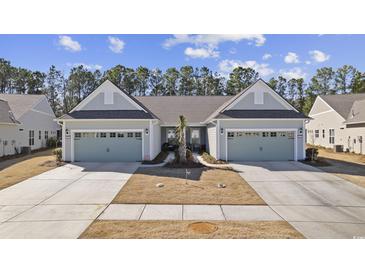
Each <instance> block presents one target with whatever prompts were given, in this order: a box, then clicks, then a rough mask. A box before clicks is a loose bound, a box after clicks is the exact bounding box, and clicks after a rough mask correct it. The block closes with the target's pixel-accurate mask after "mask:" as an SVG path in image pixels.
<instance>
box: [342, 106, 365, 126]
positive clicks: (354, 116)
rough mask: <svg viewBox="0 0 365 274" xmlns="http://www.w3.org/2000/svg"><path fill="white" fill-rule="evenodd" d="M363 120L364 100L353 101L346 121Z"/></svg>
mask: <svg viewBox="0 0 365 274" xmlns="http://www.w3.org/2000/svg"><path fill="white" fill-rule="evenodd" d="M364 122H365V100H360V101H355V102H354V104H353V105H352V107H351V109H350V112H349V114H348V117H347V120H346V123H364Z"/></svg>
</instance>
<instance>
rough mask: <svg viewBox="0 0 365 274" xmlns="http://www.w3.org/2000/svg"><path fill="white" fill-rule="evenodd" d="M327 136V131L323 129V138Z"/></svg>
mask: <svg viewBox="0 0 365 274" xmlns="http://www.w3.org/2000/svg"><path fill="white" fill-rule="evenodd" d="M325 137H326V131H325V130H324V129H322V138H323V139H324V138H325Z"/></svg>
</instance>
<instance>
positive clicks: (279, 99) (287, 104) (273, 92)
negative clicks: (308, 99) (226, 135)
mask: <svg viewBox="0 0 365 274" xmlns="http://www.w3.org/2000/svg"><path fill="white" fill-rule="evenodd" d="M258 83H263V84H264V85H265V86H266V87H267V88H268V89H269V90H270V93H272V94H274V97H276V99H277V101H278V102H279V103H280V104H281V105H282V106H283V107H285V108H286V109H292V110H294V111H296V112H299V111H298V110H297V109H295V108H294V107H293V106H292V105H291V104H289V103H288V102H287V101H286V100H284V98H282V97H281V96H280V95H279V94H278V93H277V92H276V91H274V90H273V89H272V88H271V87H270V86H269V85H268V84H266V83H265V81H263V80H262V79H259V80H257V82H256V83H254V84H253V85H252V86H250V87H249V89H247V90H246V91H245V92H244V93H243V94H242V95H241V96H239V97H238V98H236V99H235V100H234V101H233V102H232V103H230V104H229V105H228V106H226V107H225V108H223V109H222V110H221V112H223V111H225V110H230V109H232V107H234V106H235V105H236V104H238V102H240V101H241V100H242V98H244V97H245V96H246V95H248V94H250V93H252V91H250V90H251V89H252V88H253V87H254V86H256V85H257V84H258ZM263 93H265V92H263Z"/></svg>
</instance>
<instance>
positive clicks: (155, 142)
mask: <svg viewBox="0 0 365 274" xmlns="http://www.w3.org/2000/svg"><path fill="white" fill-rule="evenodd" d="M152 128H153V129H152V133H151V134H152V136H153V137H152V155H151V159H154V158H155V157H156V156H157V155H158V154H159V153H160V151H161V127H160V125H159V124H155V125H152Z"/></svg>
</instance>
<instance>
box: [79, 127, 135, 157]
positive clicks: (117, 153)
mask: <svg viewBox="0 0 365 274" xmlns="http://www.w3.org/2000/svg"><path fill="white" fill-rule="evenodd" d="M141 160H142V132H75V133H74V161H80V162H134V161H141Z"/></svg>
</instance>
